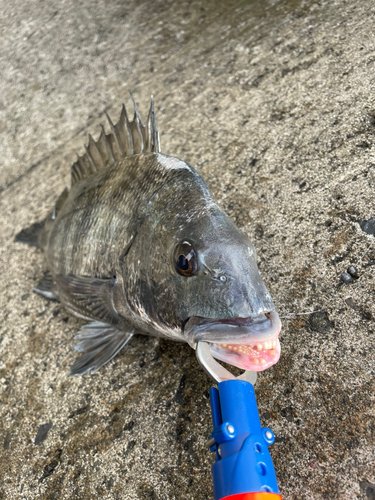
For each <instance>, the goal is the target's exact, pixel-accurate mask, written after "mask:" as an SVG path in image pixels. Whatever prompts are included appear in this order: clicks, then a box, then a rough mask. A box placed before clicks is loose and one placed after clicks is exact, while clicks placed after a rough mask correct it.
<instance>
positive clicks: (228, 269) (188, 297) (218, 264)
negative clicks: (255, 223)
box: [149, 191, 281, 371]
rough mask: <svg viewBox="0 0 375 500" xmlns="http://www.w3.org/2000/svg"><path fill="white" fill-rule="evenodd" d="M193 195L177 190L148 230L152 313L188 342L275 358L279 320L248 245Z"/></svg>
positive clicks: (238, 355) (267, 361) (243, 364)
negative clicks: (166, 210) (174, 198)
mask: <svg viewBox="0 0 375 500" xmlns="http://www.w3.org/2000/svg"><path fill="white" fill-rule="evenodd" d="M198 194H199V193H198ZM198 194H197V193H195V194H194V195H192V194H191V193H190V194H189V193H187V194H186V193H184V192H182V191H181V192H180V193H179V196H178V197H177V199H178V200H179V202H178V203H179V207H177V209H175V210H172V211H171V212H172V213H169V214H166V216H165V217H164V218H159V224H158V226H157V228H156V231H155V232H154V234H153V243H152V245H153V252H152V255H150V265H149V272H150V282H151V286H152V294H153V296H154V300H155V301H156V303H157V310H158V314H159V316H160V317H161V318H162V319H163V321H164V322H165V323H167V324H168V323H169V324H170V323H173V322H175V323H178V324H179V325H180V328H181V332H182V335H183V338H184V340H185V341H186V342H188V343H189V344H190V345H191V346H192V347H193V348H195V347H196V344H197V343H198V342H201V341H202V342H208V343H210V347H211V353H212V355H213V356H214V357H215V358H217V359H220V360H222V361H224V362H226V363H228V364H231V365H234V366H237V367H239V368H242V369H246V370H252V371H261V370H264V369H266V368H268V367H270V366H272V365H273V364H275V363H276V362H277V361H278V359H279V357H280V343H279V341H278V335H279V332H280V329H281V323H280V319H279V316H278V314H277V313H276V311H275V306H274V303H273V301H272V298H271V296H270V294H269V292H268V290H267V288H266V286H265V284H264V283H263V280H262V278H261V276H260V274H259V270H258V267H257V263H256V251H255V248H254V245H253V244H252V242H251V241H250V240H249V238H248V237H247V236H246V235H245V234H243V233H242V232H240V231H239V230H238V228H237V227H236V226H235V225H234V224H233V222H232V221H231V220H230V219H229V217H228V216H227V215H226V214H225V213H223V212H222V211H221V210H220V209H219V208H218V207H217V205H216V204H215V203H214V202H213V203H212V204H207V203H206V204H204V205H201V204H200V201H199V196H198ZM186 196H188V197H189V200H188V202H187V203H184V201H183V200H184V197H186ZM181 207H182V208H181ZM189 207H190V208H189ZM191 207H194V209H192V208H191Z"/></svg>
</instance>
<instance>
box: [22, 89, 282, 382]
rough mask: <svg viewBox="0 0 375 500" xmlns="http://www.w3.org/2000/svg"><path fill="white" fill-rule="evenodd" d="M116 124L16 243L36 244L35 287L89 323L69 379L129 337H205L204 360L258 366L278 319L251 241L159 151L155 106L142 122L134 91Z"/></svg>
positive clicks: (270, 356) (274, 344)
mask: <svg viewBox="0 0 375 500" xmlns="http://www.w3.org/2000/svg"><path fill="white" fill-rule="evenodd" d="M132 99H133V105H134V117H133V119H132V120H130V119H129V117H128V114H127V111H126V108H125V106H124V105H123V106H122V110H121V115H120V118H119V120H118V122H117V123H116V124H113V122H112V120H111V118H110V117H109V116H108V115H107V114H106V116H107V119H108V124H109V132H108V133H107V132H106V131H105V129H104V127H103V126H102V130H101V133H100V136H99V138H98V140H97V141H95V140H94V139H93V138H92V136H91V135H89V140H88V145H87V146H85V153H84V154H83V155H82V156H78V155H77V160H76V161H75V163H74V164H73V165H72V167H71V187H70V190H68V188H65V189H64V191H63V192H62V193H61V195H60V196H59V197H58V199H57V201H56V204H55V206H54V207H53V209H52V211H51V212H50V213H49V214H48V215H47V217H46V218H45V219H44V220H42V221H40V222H36V223H34V224H33V225H32V226H30V227H28V228H26V229H24V230H22V231H21V232H20V233H18V234H17V236H16V241H18V242H21V243H27V244H29V245H32V246H36V247H38V248H40V249H41V250H42V251H43V252H44V255H45V258H46V267H47V269H48V270H47V271H46V273H45V275H44V277H43V279H42V281H41V282H40V283H39V284H38V285H37V286H36V287H35V288H34V291H35V292H37V293H39V294H40V295H42V296H43V297H45V298H47V299H50V300H58V301H60V302H61V303H62V305H63V306H64V307H65V308H66V310H67V311H68V312H70V313H71V314H73V315H75V316H77V317H78V318H81V319H84V320H86V321H87V323H85V324H84V325H83V326H82V327H81V328H80V329H79V331H78V333H77V335H76V336H75V337H74V338H75V340H76V341H77V342H76V344H75V345H74V346H73V349H74V350H75V351H76V352H80V353H81V356H80V357H79V358H78V359H76V361H75V362H74V363H73V365H72V367H71V370H70V373H71V374H72V375H83V374H85V373H95V372H96V371H97V370H99V368H101V367H102V366H103V365H105V364H106V363H107V362H108V361H110V360H111V359H112V358H113V357H114V356H115V355H116V354H117V353H118V352H119V351H120V350H121V349H122V348H123V347H124V346H125V345H126V344H127V343H128V342H129V340H130V339H131V337H132V336H133V335H134V334H144V335H151V336H156V337H161V338H166V339H170V340H173V341H180V342H187V343H188V344H189V345H190V346H191V347H192V348H193V349H195V348H196V346H197V343H198V342H207V343H209V345H210V351H211V354H212V356H213V357H215V358H216V359H218V360H221V361H223V362H225V363H228V364H230V365H233V366H236V367H239V368H241V369H244V370H249V371H262V370H265V369H266V368H269V367H270V366H272V365H274V364H275V363H276V362H277V361H278V360H279V357H280V350H281V349H280V342H279V339H278V337H279V333H280V330H281V322H280V318H279V315H278V313H277V312H276V310H275V306H274V303H273V301H272V298H271V296H270V293H269V292H268V290H267V288H266V286H265V284H264V282H263V280H262V278H261V276H260V273H259V270H258V267H257V262H256V260H257V257H256V250H255V247H254V245H253V243H252V242H251V241H250V239H249V238H248V237H247V236H246V235H245V234H244V233H243V232H241V231H240V230H239V229H238V228H237V227H236V226H235V224H234V223H233V221H232V220H231V219H230V218H229V217H228V216H227V215H226V214H225V213H224V212H223V211H222V210H221V209H220V208H219V206H218V205H217V203H216V202H215V200H214V198H213V196H212V195H211V193H210V191H209V189H208V187H207V185H206V183H205V182H204V180H203V179H202V177H201V176H200V175H199V173H198V172H197V171H196V170H195V169H194V168H193V167H192V166H191V165H189V164H188V163H186V162H185V161H182V160H180V159H178V158H176V157H172V156H167V155H164V154H163V153H162V152H161V146H160V135H159V131H158V128H157V122H156V116H155V110H154V102H153V99H152V98H151V105H150V109H149V113H148V117H147V121H146V123H145V124H143V123H142V121H141V117H140V113H139V111H138V107H137V104H136V102H135V100H134V98H133V96H132Z"/></svg>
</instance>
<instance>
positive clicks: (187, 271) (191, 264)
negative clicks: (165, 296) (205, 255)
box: [174, 241, 198, 276]
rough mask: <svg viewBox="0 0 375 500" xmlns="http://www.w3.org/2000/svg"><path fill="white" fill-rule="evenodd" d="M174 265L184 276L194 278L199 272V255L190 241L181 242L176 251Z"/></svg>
mask: <svg viewBox="0 0 375 500" xmlns="http://www.w3.org/2000/svg"><path fill="white" fill-rule="evenodd" d="M174 265H175V268H176V271H177V272H178V273H179V274H182V276H192V275H193V274H195V273H196V271H197V267H198V266H197V254H196V252H195V250H194V247H193V245H192V244H191V243H189V242H188V241H181V242H180V243H179V244H178V245H177V246H176V248H175V251H174Z"/></svg>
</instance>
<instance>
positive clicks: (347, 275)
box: [340, 273, 353, 283]
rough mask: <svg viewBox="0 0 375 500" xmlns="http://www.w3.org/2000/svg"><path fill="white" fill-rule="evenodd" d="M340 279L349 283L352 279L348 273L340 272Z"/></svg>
mask: <svg viewBox="0 0 375 500" xmlns="http://www.w3.org/2000/svg"><path fill="white" fill-rule="evenodd" d="M340 279H341V281H343V282H344V283H350V282H351V281H352V279H353V278H352V277H351V276H350V274H348V273H342V275H341V276H340Z"/></svg>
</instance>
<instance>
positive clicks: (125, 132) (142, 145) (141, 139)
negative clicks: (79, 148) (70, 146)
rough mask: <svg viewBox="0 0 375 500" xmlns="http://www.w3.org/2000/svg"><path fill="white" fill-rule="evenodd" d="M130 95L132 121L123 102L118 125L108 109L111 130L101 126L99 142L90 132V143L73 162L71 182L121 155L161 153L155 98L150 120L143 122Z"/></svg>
mask: <svg viewBox="0 0 375 500" xmlns="http://www.w3.org/2000/svg"><path fill="white" fill-rule="evenodd" d="M130 95H131V98H132V101H133V104H134V118H133V120H132V121H129V118H128V114H127V112H126V108H125V106H124V105H122V109H121V115H120V118H119V120H118V122H117V123H116V124H115V125H114V124H113V122H112V120H111V118H110V117H109V115H108V114H107V112H105V115H106V117H107V120H108V123H109V127H110V133H109V134H106V133H105V130H104V127H103V126H102V125H101V128H102V130H101V134H100V136H99V139H98V140H97V141H95V140H94V139H93V138H92V136H91V135H89V140H88V145H87V146H86V145H85V151H86V153H85V154H84V155H82V156H78V158H77V160H76V162H75V163H74V164H73V165H72V168H71V180H72V185H73V184H75V183H76V182H78V181H80V180H82V179H85V178H86V177H89V176H90V175H92V174H93V173H94V172H96V171H98V170H100V169H102V168H106V167H108V166H110V165H111V164H113V163H115V162H116V161H118V160H120V159H122V158H126V157H129V156H132V155H134V154H139V153H148V152H150V153H160V138H159V132H158V128H157V124H156V118H155V112H154V101H153V98H152V97H151V105H150V111H149V114H148V117H147V122H146V124H145V125H143V123H142V120H141V117H140V114H139V111H138V107H137V104H136V102H135V99H134V97H133V94H132V93H130Z"/></svg>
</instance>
